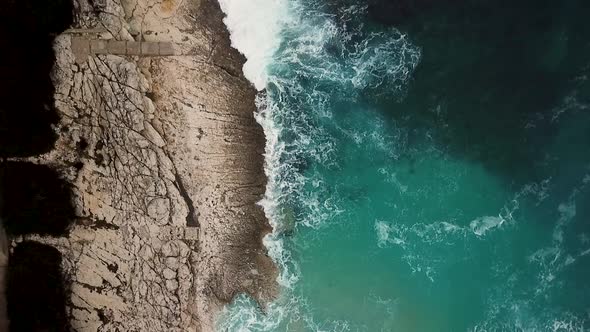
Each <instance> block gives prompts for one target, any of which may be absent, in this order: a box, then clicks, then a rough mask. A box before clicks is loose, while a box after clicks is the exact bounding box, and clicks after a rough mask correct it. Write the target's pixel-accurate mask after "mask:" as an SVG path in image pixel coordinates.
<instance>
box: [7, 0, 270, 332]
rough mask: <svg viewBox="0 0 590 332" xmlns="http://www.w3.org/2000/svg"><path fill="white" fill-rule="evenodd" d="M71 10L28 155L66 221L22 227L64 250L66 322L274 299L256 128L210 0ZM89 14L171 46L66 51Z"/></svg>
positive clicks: (87, 323)
mask: <svg viewBox="0 0 590 332" xmlns="http://www.w3.org/2000/svg"><path fill="white" fill-rule="evenodd" d="M75 13H76V26H75V27H74V28H76V29H78V30H74V32H71V33H65V34H62V35H60V36H58V37H57V38H56V41H55V46H54V48H55V51H56V56H57V60H56V64H55V67H54V71H53V81H54V85H55V89H56V94H55V103H56V108H57V110H58V112H59V115H60V117H61V120H60V121H59V123H57V124H56V126H55V129H56V131H57V133H58V140H57V142H56V146H55V149H54V150H52V151H51V152H49V153H47V154H45V155H42V156H40V157H35V158H33V159H31V160H33V161H34V162H37V163H40V164H46V165H49V166H51V167H53V168H54V169H57V170H59V171H60V172H61V174H62V176H63V178H64V179H65V180H66V181H67V182H69V183H70V184H71V190H72V195H73V203H74V207H75V214H76V223H75V224H74V225H73V226H72V227H71V228H70V231H69V234H68V235H65V236H57V237H44V236H40V235H38V236H26V239H28V240H35V241H39V242H43V243H45V244H48V245H51V246H54V247H55V248H57V249H58V250H59V251H60V252H61V255H62V257H63V261H62V266H63V270H64V271H63V272H64V273H65V275H66V280H69V281H70V282H71V284H70V286H69V288H70V290H71V294H70V296H69V299H68V300H67V307H68V314H69V315H70V319H71V321H70V325H71V327H72V329H74V330H77V331H211V330H213V329H214V324H215V317H216V315H217V313H218V312H219V310H220V309H221V307H222V306H223V305H224V304H226V303H228V302H229V301H230V300H231V299H232V298H233V297H234V296H235V295H237V294H238V293H242V292H244V293H247V294H250V295H252V296H253V297H255V298H256V299H258V300H260V301H261V302H266V301H268V300H270V299H272V298H273V297H274V295H275V293H276V285H275V279H276V268H275V266H274V265H273V263H272V261H271V260H270V258H269V257H268V255H267V253H266V250H265V248H264V246H263V245H262V237H263V236H264V234H265V233H266V232H268V231H269V225H268V223H267V221H266V219H265V217H264V214H263V211H262V209H261V208H260V207H259V206H257V205H256V202H257V201H258V200H259V199H260V198H261V197H262V195H263V191H264V187H265V181H266V179H265V177H264V173H263V165H262V164H263V158H262V153H263V150H264V137H263V133H262V128H260V126H259V125H258V124H257V123H256V122H255V120H254V117H253V112H254V110H255V106H254V95H255V90H254V89H253V88H252V87H251V86H250V84H249V83H248V82H247V81H246V80H245V79H244V78H243V76H242V74H241V69H240V68H241V66H242V63H243V58H242V57H241V56H240V55H239V54H238V53H237V52H236V51H235V50H233V49H232V48H231V47H230V45H229V37H228V34H227V32H226V30H225V27H224V26H223V24H222V14H221V11H220V10H219V7H218V4H217V3H216V2H215V0H184V1H183V0H159V1H151V0H120V1H119V0H102V1H99V0H94V1H92V0H78V1H76V2H75ZM97 28H100V29H102V30H104V32H99V33H98V35H97V36H95V37H93V38H98V39H101V40H123V41H142V42H144V41H145V42H154V43H158V42H166V43H173V44H174V45H175V47H177V48H178V49H179V52H180V53H179V54H182V55H175V56H155V57H137V56H127V55H111V54H93V55H89V56H88V57H87V58H85V59H82V61H80V59H76V56H75V55H74V53H73V52H72V47H71V46H72V37H74V36H75V37H76V38H84V29H95V30H92V31H96V29H97ZM79 29H82V30H79ZM16 241H20V239H18V238H17V239H16Z"/></svg>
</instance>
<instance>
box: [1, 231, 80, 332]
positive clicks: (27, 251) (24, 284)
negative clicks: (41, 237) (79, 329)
mask: <svg viewBox="0 0 590 332" xmlns="http://www.w3.org/2000/svg"><path fill="white" fill-rule="evenodd" d="M6 296H7V302H8V317H9V319H10V331H13V332H24V331H29V332H41V331H43V332H62V331H63V332H66V331H70V328H69V323H68V319H67V314H66V306H65V304H66V286H65V284H64V278H63V276H62V273H61V253H60V252H59V251H58V250H57V249H55V248H54V247H51V246H48V245H45V244H41V243H38V242H32V241H26V242H22V243H20V244H18V245H17V246H16V247H15V248H14V251H13V253H12V254H11V255H10V265H9V266H8V275H7V291H6Z"/></svg>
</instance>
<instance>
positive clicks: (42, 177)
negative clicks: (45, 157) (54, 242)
mask: <svg viewBox="0 0 590 332" xmlns="http://www.w3.org/2000/svg"><path fill="white" fill-rule="evenodd" d="M0 214H1V215H0V217H1V218H2V220H3V221H4V227H5V228H6V233H7V234H8V235H12V236H15V235H16V236H17V235H25V234H40V235H52V236H60V235H65V234H66V233H67V231H68V226H69V225H70V223H72V222H73V220H74V217H75V211H74V207H73V205H72V193H71V188H70V186H69V184H68V183H67V182H66V181H64V180H62V179H61V178H60V177H59V175H58V173H57V172H56V171H54V170H53V169H51V168H49V167H47V166H44V165H35V164H30V163H22V162H5V163H3V164H1V165H0Z"/></svg>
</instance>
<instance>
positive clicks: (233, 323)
mask: <svg viewBox="0 0 590 332" xmlns="http://www.w3.org/2000/svg"><path fill="white" fill-rule="evenodd" d="M219 3H220V6H221V8H222V10H223V12H224V13H225V14H226V18H225V19H224V23H225V24H226V26H227V27H228V30H229V31H230V34H231V41H232V46H234V47H235V48H236V49H238V50H239V51H240V52H241V53H242V54H244V55H245V57H246V59H247V61H246V63H245V65H244V67H243V71H244V75H245V77H246V78H247V79H248V80H250V81H251V82H252V83H253V84H254V86H255V87H256V88H257V89H258V90H259V91H262V90H264V89H269V87H271V86H272V89H269V91H268V93H264V94H260V95H259V96H258V98H257V106H258V112H257V113H256V115H255V117H256V120H257V121H258V123H260V124H261V126H262V127H263V129H264V133H265V135H266V149H265V166H264V169H265V173H266V175H267V179H268V181H267V187H266V192H265V196H264V198H263V199H262V201H261V202H260V205H261V206H262V207H263V209H264V211H265V214H266V216H267V218H268V220H269V222H270V224H271V226H273V229H274V231H273V232H272V233H271V234H269V235H267V236H266V237H265V239H264V243H265V245H266V247H267V248H268V251H269V255H270V256H271V257H272V258H273V260H274V261H275V262H276V263H277V265H278V266H279V269H280V275H279V278H278V283H279V285H281V287H282V288H283V290H284V291H283V293H282V295H281V297H280V298H279V299H278V300H277V301H275V302H274V303H272V304H271V305H270V306H269V307H268V308H267V310H266V313H265V314H264V315H263V314H261V313H260V312H259V311H258V309H257V308H256V306H255V305H254V304H253V303H252V302H251V300H250V299H248V298H247V297H245V296H240V297H238V298H237V299H236V300H235V301H234V303H233V304H232V305H230V306H229V307H228V308H226V310H225V312H224V314H223V316H222V319H221V321H220V325H219V326H220V329H221V330H230V331H272V330H277V329H281V328H283V327H284V324H287V325H288V324H289V323H292V324H294V325H297V324H302V322H303V324H304V326H305V330H317V331H319V330H320V328H319V327H318V325H317V324H316V323H314V320H313V317H311V316H309V315H306V314H304V313H302V311H303V310H305V309H304V307H305V304H304V300H302V299H298V298H296V297H295V296H293V294H292V293H291V291H290V290H291V289H292V288H293V287H294V285H295V284H296V283H297V282H298V280H299V271H298V267H297V262H295V261H294V260H293V259H292V257H291V256H290V252H289V250H287V249H286V244H285V242H284V241H285V239H284V238H283V236H282V234H281V233H280V232H281V231H280V229H281V226H282V225H281V223H282V222H283V219H285V218H287V217H285V214H286V211H288V210H289V209H290V205H291V204H297V207H298V208H299V209H300V210H301V211H303V212H302V213H301V214H302V215H304V216H305V218H298V219H297V220H296V225H291V226H289V227H297V226H301V227H321V226H322V225H324V224H325V221H326V220H329V219H333V218H332V217H334V216H335V215H337V214H339V213H341V212H342V208H341V207H340V203H339V200H338V198H337V197H336V196H337V195H331V194H330V193H329V192H327V191H326V188H325V186H321V185H317V184H318V183H320V182H318V176H319V175H316V174H314V173H313V172H312V174H306V175H304V174H303V173H302V172H300V170H299V169H298V167H300V166H299V164H300V163H301V162H302V160H310V161H311V162H315V163H317V164H321V165H326V166H329V165H331V163H333V162H334V160H333V159H334V158H333V151H334V149H335V144H334V142H333V141H332V138H331V137H330V135H329V134H327V133H326V132H324V130H323V129H322V128H319V127H317V126H316V124H315V121H314V118H315V117H316V116H320V117H328V118H329V117H331V116H332V115H331V110H330V106H331V105H330V104H331V102H332V98H333V96H332V94H334V93H338V91H337V90H332V89H330V90H325V89H324V90H322V89H315V88H314V87H304V86H303V85H301V84H300V82H298V79H294V78H293V77H292V75H291V76H287V77H284V76H283V75H281V72H282V71H295V72H296V73H297V74H298V76H297V77H306V78H307V79H308V80H312V81H314V82H324V83H325V82H330V84H335V85H339V84H344V85H347V87H346V88H343V89H342V90H346V89H350V88H351V87H352V88H356V89H361V88H365V87H375V86H377V85H380V84H382V83H383V82H386V81H391V82H395V83H394V84H393V85H392V88H394V89H396V88H399V87H400V86H402V85H403V83H404V82H405V81H406V80H407V77H408V75H409V73H410V72H411V71H412V70H413V68H414V67H415V66H416V65H417V62H418V59H419V51H418V50H417V49H415V48H414V47H412V46H411V45H410V43H409V42H408V41H407V40H405V36H403V35H402V34H400V33H393V34H389V35H388V34H386V33H383V34H370V35H366V36H364V37H363V38H361V39H360V40H361V43H360V44H359V45H356V46H355V47H354V48H349V47H347V46H345V45H344V44H345V43H346V41H348V40H350V35H349V34H348V32H345V31H344V30H343V28H342V26H339V25H338V24H337V23H335V21H334V20H333V18H334V17H332V16H330V15H325V14H323V13H321V12H320V11H316V10H317V9H316V8H309V4H306V5H305V6H304V5H302V4H301V3H299V2H298V1H297V0H292V1H288V0H253V1H244V0H219ZM358 10H363V8H353V7H351V8H350V10H349V12H348V15H355V14H358V13H357V11H358ZM344 20H347V18H344ZM285 35H288V37H285ZM332 46H336V48H337V49H338V52H337V53H338V54H336V55H335V54H330V52H329V51H328V49H330V47H332ZM394 78H395V79H394ZM338 90H340V89H338ZM288 100H297V101H298V103H295V104H293V103H290V102H287V101H288ZM302 109H308V110H309V109H311V110H313V114H311V113H310V112H308V111H306V112H303V111H302ZM285 135H288V136H289V137H291V139H290V140H284V139H282V137H284V136H285ZM308 183H311V184H312V187H313V188H314V190H311V191H310V190H307V191H306V190H304V189H303V188H304V187H305V186H306V184H308ZM313 184H315V185H313ZM294 199H297V200H296V202H295V203H294V202H293V200H294ZM290 214H291V217H290V218H291V219H294V218H295V216H294V214H293V212H291V213H290ZM324 323H325V324H327V325H323V328H325V327H326V326H330V329H331V330H346V329H347V323H346V322H322V324H324ZM281 324H283V325H281ZM279 326H281V328H279Z"/></svg>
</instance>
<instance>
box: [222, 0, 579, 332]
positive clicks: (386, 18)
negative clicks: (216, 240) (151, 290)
mask: <svg viewBox="0 0 590 332" xmlns="http://www.w3.org/2000/svg"><path fill="white" fill-rule="evenodd" d="M233 1H238V0H233ZM231 2H232V1H229V0H225V1H222V8H224V11H226V13H227V14H228V21H227V22H226V23H227V24H228V27H229V28H230V31H231V32H232V38H233V42H234V45H235V46H236V47H238V49H240V50H241V51H242V52H243V53H244V54H245V55H246V56H247V57H248V60H249V64H248V63H247V65H246V67H245V73H246V76H247V77H248V78H250V79H252V80H253V82H254V83H255V84H256V86H257V87H258V88H259V89H260V90H261V93H260V95H259V99H258V104H259V113H258V118H259V121H260V122H261V124H262V125H263V126H264V128H265V132H266V134H267V139H268V143H267V155H266V159H267V169H266V171H267V175H268V176H269V186H268V188H267V197H266V199H265V200H264V201H263V202H262V204H263V206H264V207H265V210H266V212H267V215H268V217H269V219H270V220H271V222H272V223H273V225H274V226H275V232H274V233H273V234H272V235H270V236H269V237H268V238H267V240H266V243H267V246H268V247H269V250H270V253H271V255H272V256H273V258H274V259H275V260H276V261H277V263H278V264H279V266H280V267H281V271H282V274H281V278H280V280H279V282H280V283H281V285H282V287H283V293H282V296H281V298H280V299H278V300H277V301H276V302H275V303H273V304H271V305H270V306H269V307H268V308H266V310H265V311H264V312H263V311H262V310H260V309H259V308H258V307H257V306H256V305H255V304H254V303H253V302H252V301H251V300H249V299H247V298H246V297H240V298H238V299H237V300H236V301H235V302H234V303H233V304H232V305H231V306H229V307H228V309H227V311H226V312H225V313H224V315H223V317H222V319H221V320H220V324H219V329H220V330H223V331H586V330H590V282H589V280H590V224H589V223H590V188H589V186H590V111H589V106H590V104H589V102H590V83H589V82H588V74H589V71H590V21H589V20H588V16H589V14H590V2H587V1H573V0H571V1H559V2H555V1H554V2H548V1H519V2H518V3H517V4H515V3H512V2H508V1H483V0H478V1H475V0H472V1H466V0H454V1H426V0H422V1H389V2H384V1H369V2H366V1H359V0H356V1H352V0H350V1H344V0H331V1H319V0H284V1H279V0H257V1H254V2H253V3H252V4H251V7H253V10H256V11H257V13H260V12H264V15H262V16H261V17H260V18H259V19H258V20H253V19H251V20H244V21H243V25H239V24H234V23H235V22H240V13H236V11H232V8H235V7H232V5H231ZM224 3H225V5H224ZM234 3H235V2H234ZM257 6H259V7H257ZM273 15H276V18H273ZM269 17H270V18H271V19H270V21H268V22H264V23H263V25H262V26H263V27H266V29H257V28H255V26H256V24H259V23H260V21H264V20H265V19H268V18H269ZM249 24H250V25H249ZM251 26H254V28H252V31H251V34H249V35H248V34H246V35H245V36H244V35H240V34H239V32H240V31H242V32H243V31H249V30H248V29H249V27H251ZM240 29H241V30H240ZM236 36H237V37H236ZM257 36H262V37H264V38H262V37H261V38H260V39H256V38H257ZM245 37H249V38H250V39H248V38H245ZM236 38H241V39H239V40H238V39H236ZM254 41H257V42H260V43H265V44H261V45H260V46H256V47H254V48H253V45H254ZM253 77H255V78H259V80H256V79H253Z"/></svg>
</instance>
